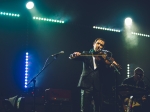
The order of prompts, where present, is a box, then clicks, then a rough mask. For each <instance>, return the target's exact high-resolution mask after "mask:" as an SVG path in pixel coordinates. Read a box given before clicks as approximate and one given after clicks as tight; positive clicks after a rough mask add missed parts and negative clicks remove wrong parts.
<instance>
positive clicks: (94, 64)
mask: <svg viewBox="0 0 150 112" xmlns="http://www.w3.org/2000/svg"><path fill="white" fill-rule="evenodd" d="M93 66H94V70H95V69H96V68H97V66H96V63H95V57H94V56H93Z"/></svg>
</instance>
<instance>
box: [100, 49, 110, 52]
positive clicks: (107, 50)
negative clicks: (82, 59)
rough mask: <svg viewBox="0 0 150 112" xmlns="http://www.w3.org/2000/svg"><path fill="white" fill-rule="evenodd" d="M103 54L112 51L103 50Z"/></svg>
mask: <svg viewBox="0 0 150 112" xmlns="http://www.w3.org/2000/svg"><path fill="white" fill-rule="evenodd" d="M101 52H110V51H108V50H103V49H102V50H101Z"/></svg>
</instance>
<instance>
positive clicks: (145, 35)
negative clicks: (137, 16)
mask: <svg viewBox="0 0 150 112" xmlns="http://www.w3.org/2000/svg"><path fill="white" fill-rule="evenodd" d="M131 34H132V35H138V36H143V37H150V35H147V34H142V33H136V32H131Z"/></svg>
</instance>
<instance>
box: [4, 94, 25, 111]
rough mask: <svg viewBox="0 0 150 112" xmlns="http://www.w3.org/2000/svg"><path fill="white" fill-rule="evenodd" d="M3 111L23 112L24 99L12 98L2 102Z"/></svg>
mask: <svg viewBox="0 0 150 112" xmlns="http://www.w3.org/2000/svg"><path fill="white" fill-rule="evenodd" d="M4 105H5V106H4V109H5V110H6V111H7V112H24V105H25V98H24V97H19V96H18V95H17V96H14V97H11V98H9V99H5V100H4Z"/></svg>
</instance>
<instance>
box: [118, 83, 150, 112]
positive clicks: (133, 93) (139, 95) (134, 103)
mask: <svg viewBox="0 0 150 112" xmlns="http://www.w3.org/2000/svg"><path fill="white" fill-rule="evenodd" d="M117 92H118V97H119V100H120V101H121V106H120V107H121V108H122V111H123V112H131V111H132V109H134V108H135V107H139V106H141V105H142V102H144V101H145V100H147V96H149V93H150V92H149V91H148V90H147V89H144V88H140V87H135V86H131V85H120V86H118V88H117Z"/></svg>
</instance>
